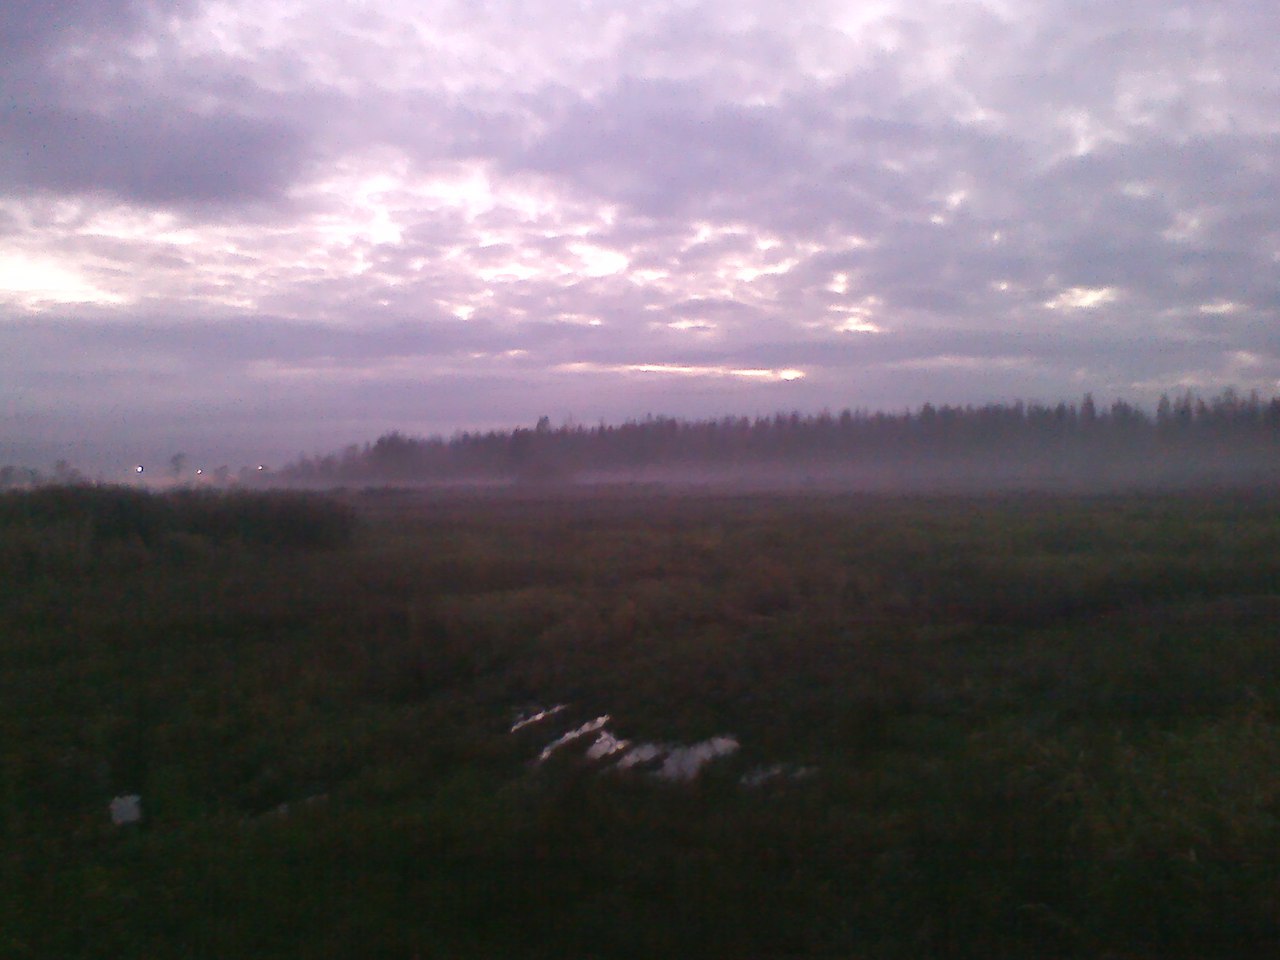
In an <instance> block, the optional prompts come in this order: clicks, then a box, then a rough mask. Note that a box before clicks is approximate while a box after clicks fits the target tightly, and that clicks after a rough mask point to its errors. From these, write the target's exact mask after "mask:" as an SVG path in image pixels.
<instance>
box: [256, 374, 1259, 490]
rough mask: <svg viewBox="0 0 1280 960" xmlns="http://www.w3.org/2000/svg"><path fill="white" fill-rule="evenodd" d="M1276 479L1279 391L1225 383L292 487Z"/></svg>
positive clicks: (352, 463)
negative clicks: (1208, 391) (1152, 404)
mask: <svg viewBox="0 0 1280 960" xmlns="http://www.w3.org/2000/svg"><path fill="white" fill-rule="evenodd" d="M1277 473H1280V397H1275V398H1272V399H1270V400H1264V399H1262V398H1260V397H1259V396H1258V395H1257V394H1256V393H1252V394H1249V395H1248V396H1242V395H1240V394H1238V393H1236V392H1234V391H1231V390H1228V391H1225V392H1224V393H1222V394H1221V395H1219V396H1217V397H1215V398H1212V399H1210V400H1205V399H1203V398H1200V397H1197V396H1195V395H1193V394H1192V393H1190V392H1186V393H1183V394H1182V395H1180V396H1178V397H1176V398H1173V399H1170V398H1169V397H1167V396H1166V397H1164V398H1162V399H1161V401H1160V403H1159V404H1158V405H1157V407H1156V410H1155V413H1154V416H1152V415H1149V414H1148V413H1146V412H1145V411H1143V410H1142V409H1140V408H1138V407H1135V406H1133V405H1131V404H1129V403H1126V402H1124V401H1119V400H1118V401H1115V402H1114V403H1112V404H1110V405H1109V406H1107V407H1100V406H1099V405H1097V404H1095V402H1094V400H1093V398H1092V397H1091V396H1086V397H1085V398H1084V399H1083V401H1082V402H1081V403H1080V404H1078V405H1077V404H1067V403H1059V404H1057V405H1042V404H1024V403H1014V404H989V405H986V406H977V407H975V406H966V407H961V406H946V405H944V406H934V405H933V404H925V405H924V406H922V407H921V408H920V409H919V410H918V411H915V412H911V411H907V412H903V413H896V414H895V413H883V412H879V413H870V412H867V411H863V410H844V411H842V412H840V413H838V414H832V413H830V412H824V413H822V414H818V415H808V416H806V415H802V414H799V413H790V414H783V413H780V414H777V415H775V416H773V417H759V418H756V419H751V418H747V417H725V418H723V419H720V420H706V421H685V420H678V419H674V418H669V417H649V418H648V419H645V420H643V421H633V422H629V423H625V424H621V425H618V426H611V425H605V424H600V425H599V426H596V427H586V426H582V425H565V426H561V427H552V426H551V423H550V421H549V420H548V419H547V418H546V417H543V418H542V419H541V420H539V421H538V424H537V426H536V427H535V428H533V429H516V430H511V431H490V432H488V433H460V434H458V435H457V436H455V437H453V438H452V439H444V438H442V437H433V438H428V439H417V438H412V437H407V436H404V435H403V434H400V433H388V434H385V435H384V436H382V437H379V438H378V439H377V441H376V442H374V443H372V444H365V445H364V446H363V447H360V446H350V447H348V448H347V449H346V450H345V451H343V452H342V453H340V454H330V455H327V456H316V457H302V458H300V459H299V460H297V461H296V462H294V463H292V464H290V465H288V466H287V467H286V468H285V469H284V470H283V471H282V472H281V474H280V479H283V480H285V481H286V482H292V483H313V484H349V483H368V482H401V483H412V482H417V483H431V482H436V483H439V482H450V481H463V480H477V479H489V480H501V481H509V480H515V481H518V482H522V483H533V484H541V485H547V484H555V483H563V482H565V481H568V480H573V479H578V480H588V481H591V480H600V479H633V480H636V479H640V480H681V479H692V480H699V481H712V482H723V481H730V480H732V481H735V482H737V483H739V484H743V483H745V484H749V485H752V486H755V487H775V488H776V487H778V486H780V485H781V486H795V485H796V484H797V483H807V484H809V485H814V484H823V485H839V486H850V485H852V486H856V487H861V488H886V487H888V488H891V489H902V488H904V487H910V488H912V489H923V488H929V489H941V488H946V489H957V488H960V489H965V488H967V489H990V488H991V487H992V486H1005V487H1008V486H1017V485H1031V486H1034V487H1037V488H1040V489H1043V488H1045V487H1047V486H1056V487H1064V488H1076V489H1080V488H1088V489H1095V490H1096V489H1103V488H1107V487H1115V486H1135V485H1139V486H1150V485H1151V484H1153V483H1159V484H1162V485H1165V486H1180V487H1187V486H1196V485H1200V484H1204V483H1206V482H1216V483H1224V482H1234V483H1243V484H1253V483H1256V482H1258V481H1259V480H1261V479H1264V478H1267V477H1275V476H1276V475H1277Z"/></svg>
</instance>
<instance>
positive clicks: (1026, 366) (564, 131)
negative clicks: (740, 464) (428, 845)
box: [0, 0, 1280, 479]
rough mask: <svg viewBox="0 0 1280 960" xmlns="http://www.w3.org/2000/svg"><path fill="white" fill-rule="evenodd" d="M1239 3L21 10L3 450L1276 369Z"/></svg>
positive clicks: (1216, 383)
mask: <svg viewBox="0 0 1280 960" xmlns="http://www.w3.org/2000/svg"><path fill="white" fill-rule="evenodd" d="M1277 63H1280V8H1277V7H1275V6H1274V5H1273V4H1271V3H1265V2H1258V0H1247V2H1241V0H1192V2H1184V3H1179V2H1171V0H1123V2H1119V3H1117V2H1115V0H1107V2H1098V0H1016V2H1015V0H1008V2H1003V0H1002V2H977V0H973V2H947V3H940V2H932V0H902V2H896V0H884V2H875V0H867V2H856V3H855V2H835V0H812V2H806V3H803V4H795V5H792V4H780V3H777V2H776V0H630V2H626V3H622V2H609V0H601V2H594V0H463V2H437V0H366V2H353V0H351V2H349V0H324V2H320V0H311V2H304V0H228V2H212V0H208V2H206V0H175V2H167V3H162V2H149V0H59V2H58V3H57V4H49V3H48V2H46V0H6V2H5V3H3V4H0V463H18V464H24V465H30V466H38V467H44V466H47V465H49V464H51V463H52V462H53V461H54V459H57V458H63V459H68V460H70V461H71V462H72V463H74V464H77V465H82V466H83V467H85V468H88V469H90V470H94V471H97V472H98V473H99V474H100V475H102V476H104V477H106V478H108V479H110V478H113V477H114V476H115V474H116V473H117V472H123V471H125V470H127V469H130V468H131V466H132V464H134V463H136V462H140V461H141V460H144V459H157V458H163V459H164V460H167V459H168V457H169V456H170V455H171V454H173V453H175V452H183V453H185V454H187V456H188V459H189V462H191V463H192V464H196V463H200V464H203V465H205V466H207V467H208V466H214V465H217V464H221V463H226V464H228V465H230V466H231V467H232V469H235V468H237V467H238V466H240V465H242V464H247V463H254V462H258V461H264V460H265V461H269V462H272V463H283V462H284V461H285V460H288V459H291V458H293V457H296V456H297V455H298V454H299V453H313V452H329V451H333V450H336V449H340V448H341V447H342V446H344V445H345V444H347V443H352V442H365V441H368V440H372V439H374V438H376V437H377V436H378V435H380V434H382V433H384V432H386V431H389V430H400V431H402V432H405V433H409V434H411V435H431V434H443V435H445V436H448V435H451V434H453V433H454V432H455V431H458V430H474V429H490V428H495V427H512V426H519V425H525V426H527V425H532V424H533V423H534V422H535V421H536V420H537V419H538V418H539V417H540V416H543V415H547V416H549V417H550V418H551V420H552V422H553V423H555V424H560V423H565V422H574V423H582V424H588V425H590V424H594V423H597V422H599V421H601V420H604V421H608V422H618V421H622V420H625V419H628V418H638V417H643V416H645V415H646V414H655V415H671V416H680V417H688V418H701V417H719V416H723V415H726V414H732V415H747V416H755V415H760V414H772V413H774V412H776V411H780V410H781V411H791V410H800V411H802V412H818V411H820V410H822V409H824V408H827V409H831V410H840V409H843V408H846V407H851V408H855V409H856V408H866V409H889V410H902V409H905V408H908V407H915V406H918V405H919V404H921V403H924V402H926V401H931V402H934V403H985V402H1008V401H1012V400H1016V399H1023V400H1027V401H1042V402H1053V403H1056V402H1057V401H1059V400H1063V399H1066V400H1078V399H1079V398H1080V397H1081V396H1083V394H1084V393H1086V392H1092V393H1093V394H1094V395H1095V396H1096V397H1097V398H1098V399H1099V400H1100V401H1103V402H1106V401H1109V400H1110V399H1113V398H1116V397H1123V398H1125V399H1127V400H1130V401H1133V402H1137V403H1140V404H1143V405H1148V406H1149V405H1151V404H1153V403H1154V401H1155V399H1156V398H1157V397H1158V396H1159V394H1160V393H1161V392H1162V391H1174V390H1179V391H1180V390H1183V389H1193V390H1195V391H1198V392H1200V393H1204V394H1211V393H1215V392H1217V391H1219V390H1221V389H1223V388H1224V387H1227V386H1231V387H1234V388H1236V389H1239V390H1242V391H1248V390H1251V389H1257V390H1259V391H1260V392H1262V393H1263V394H1264V395H1271V394H1273V393H1276V392H1280V285H1278V281H1280V189H1278V187H1280V184H1278V183H1277V161H1278V160H1280V70H1277V69H1276V64H1277Z"/></svg>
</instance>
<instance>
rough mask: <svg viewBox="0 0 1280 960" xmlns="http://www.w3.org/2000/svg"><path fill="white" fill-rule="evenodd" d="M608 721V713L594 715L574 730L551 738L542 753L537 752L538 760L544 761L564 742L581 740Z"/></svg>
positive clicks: (601, 727)
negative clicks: (592, 718)
mask: <svg viewBox="0 0 1280 960" xmlns="http://www.w3.org/2000/svg"><path fill="white" fill-rule="evenodd" d="M608 722H609V715H608V714H607V713H606V714H605V715H604V716H603V717H596V718H595V719H594V720H588V721H587V722H586V723H584V724H583V725H582V726H580V727H578V728H576V729H574V730H570V731H569V732H568V733H566V734H565V735H564V736H562V737H559V738H558V739H555V740H552V741H551V742H550V743H548V744H547V745H546V746H545V747H543V748H542V753H540V754H538V762H539V763H542V762H544V761H545V760H546V759H547V758H548V757H549V756H551V755H552V754H553V753H555V752H556V751H557V750H559V749H560V748H561V747H563V746H564V745H565V744H566V743H573V741H575V740H581V739H582V738H583V737H585V736H586V735H587V734H588V733H595V732H596V731H597V730H601V729H603V728H604V725H605V724H606V723H608Z"/></svg>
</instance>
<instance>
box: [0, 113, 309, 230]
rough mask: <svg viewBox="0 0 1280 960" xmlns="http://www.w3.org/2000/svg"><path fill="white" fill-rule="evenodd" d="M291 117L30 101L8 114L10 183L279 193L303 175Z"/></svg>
mask: <svg viewBox="0 0 1280 960" xmlns="http://www.w3.org/2000/svg"><path fill="white" fill-rule="evenodd" d="M301 158H302V137H301V136H300V135H299V133H298V131H296V130H295V129H293V128H292V127H291V126H290V125H289V124H288V123H287V122H280V121H275V120H260V119H255V118H250V117H240V116H235V115H234V114H219V115H214V116H201V115H197V114H193V113H190V112H188V111H185V110H182V109H180V108H179V109H172V110H171V109H167V108H165V107H164V105H162V104H157V103H151V104H143V105H139V106H137V107H134V108H128V109H123V110H120V111H118V112H115V113H113V114H111V115H107V116H101V115H98V114H89V113H72V112H67V111H60V110H52V109H42V110H37V109H30V110H26V111H23V112H21V113H17V114H16V115H14V114H13V113H10V114H8V115H0V190H4V191H6V192H10V193H20V192H24V191H30V190H48V191H54V192H58V193H71V194H78V193H97V192H106V193H109V194H111V195H113V196H115V197H117V198H119V199H121V200H125V201H130V202H138V203H143V204H154V205H164V204H171V203H206V202H242V201H246V200H255V199H262V198H265V197H271V196H273V195H275V194H276V193H277V192H279V191H280V190H281V188H282V187H284V186H285V185H287V184H288V182H289V181H290V180H291V178H292V177H293V176H294V175H295V174H296V173H297V171H298V169H299V166H300V163H301Z"/></svg>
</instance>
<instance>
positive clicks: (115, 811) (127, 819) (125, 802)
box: [111, 793, 142, 827]
mask: <svg viewBox="0 0 1280 960" xmlns="http://www.w3.org/2000/svg"><path fill="white" fill-rule="evenodd" d="M141 819H142V797H140V796H138V795H137V794H136V793H126V794H125V795H124V796H122V797H113V798H112V799H111V822H112V823H114V824H115V825H116V826H117V827H120V826H123V825H124V824H126V823H137V822H138V821H139V820H141Z"/></svg>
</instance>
